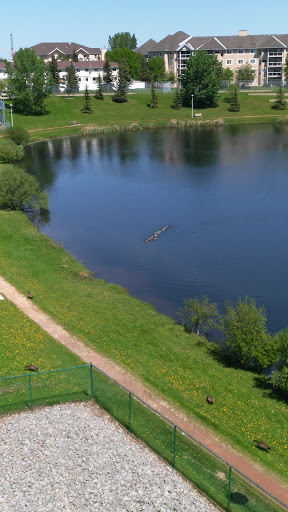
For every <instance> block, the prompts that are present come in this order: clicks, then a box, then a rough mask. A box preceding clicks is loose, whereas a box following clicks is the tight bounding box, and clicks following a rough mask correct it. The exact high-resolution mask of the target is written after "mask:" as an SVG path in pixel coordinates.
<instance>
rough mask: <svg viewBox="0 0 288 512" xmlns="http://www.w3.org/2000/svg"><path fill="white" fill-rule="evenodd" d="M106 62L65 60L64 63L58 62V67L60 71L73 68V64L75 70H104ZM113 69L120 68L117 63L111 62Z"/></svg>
mask: <svg viewBox="0 0 288 512" xmlns="http://www.w3.org/2000/svg"><path fill="white" fill-rule="evenodd" d="M104 62H105V61H104V60H86V61H79V62H71V61H70V60H64V61H63V62H61V61H58V62H57V66H58V69H65V68H67V67H68V66H71V64H72V65H73V66H74V68H78V69H87V68H88V69H89V68H90V69H91V68H92V69H103V66H104ZM110 65H111V68H118V63H117V62H110Z"/></svg>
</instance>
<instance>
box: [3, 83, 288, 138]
mask: <svg viewBox="0 0 288 512" xmlns="http://www.w3.org/2000/svg"><path fill="white" fill-rule="evenodd" d="M173 96H174V93H168V94H158V105H159V108H156V109H151V108H149V107H148V106H147V105H149V102H150V94H143V93H141V94H129V96H128V102H127V103H123V104H118V103H114V102H113V101H112V96H111V95H106V96H105V99H104V100H103V101H99V100H95V99H94V98H93V96H92V95H91V106H92V109H93V113H92V114H83V113H82V112H81V108H82V107H83V102H84V97H83V96H74V97H70V98H68V97H65V96H61V97H59V96H51V97H50V98H49V99H48V101H47V111H48V113H47V114H46V115H44V116H23V115H20V114H16V113H13V118H14V126H22V127H24V128H25V129H26V130H41V133H40V132H34V133H31V140H32V141H33V140H39V139H42V138H50V137H54V136H61V135H70V134H76V133H79V131H80V127H79V126H70V124H71V121H77V122H78V123H79V124H80V125H85V124H97V125H101V126H103V125H108V126H109V125H111V126H113V125H115V124H116V125H119V126H120V125H123V124H129V123H133V122H137V123H139V124H141V123H142V124H145V123H151V122H152V123H155V124H156V125H157V124H158V125H161V124H167V123H168V122H170V121H171V119H176V120H180V121H187V120H189V119H191V108H182V109H181V110H173V109H172V108H171V104H172V101H173ZM227 96H228V95H227V93H225V92H224V93H220V94H219V104H218V107H216V108H209V109H206V110H201V112H202V114H203V120H214V119H219V118H225V121H226V122H230V123H231V122H232V123H233V122H237V123H238V122H259V121H262V122H271V121H272V120H273V119H274V118H277V117H278V116H279V115H280V116H283V115H284V116H285V115H287V112H286V111H285V110H284V111H275V110H273V109H272V103H271V102H270V101H269V99H275V95H274V96H273V95H270V94H269V93H266V94H263V95H259V96H258V95H250V94H249V93H248V92H241V93H240V94H239V97H240V104H241V109H240V112H229V111H228V107H229V104H228V103H227ZM8 104H9V102H8V101H7V102H6V106H7V109H6V117H7V119H8V120H10V109H9V107H8ZM199 112H200V110H198V109H194V113H199ZM245 116H263V117H262V118H261V119H259V118H256V119H255V118H253V117H245ZM56 127H57V130H55V131H54V130H51V128H56ZM63 127H67V128H65V129H63ZM59 128H62V130H59Z"/></svg>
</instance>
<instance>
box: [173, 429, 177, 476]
mask: <svg viewBox="0 0 288 512" xmlns="http://www.w3.org/2000/svg"><path fill="white" fill-rule="evenodd" d="M176 432H177V425H174V457H173V468H174V469H175V466H176Z"/></svg>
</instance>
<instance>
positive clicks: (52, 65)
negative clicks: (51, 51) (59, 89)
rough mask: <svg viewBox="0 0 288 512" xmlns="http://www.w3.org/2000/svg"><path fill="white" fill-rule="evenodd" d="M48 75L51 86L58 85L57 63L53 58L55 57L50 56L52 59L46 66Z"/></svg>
mask: <svg viewBox="0 0 288 512" xmlns="http://www.w3.org/2000/svg"><path fill="white" fill-rule="evenodd" d="M47 69H48V73H49V75H50V78H51V82H52V84H53V85H59V83H60V75H59V71H58V63H57V60H56V58H55V55H52V59H51V60H50V61H49V62H48V64H47Z"/></svg>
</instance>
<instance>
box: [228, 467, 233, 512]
mask: <svg viewBox="0 0 288 512" xmlns="http://www.w3.org/2000/svg"><path fill="white" fill-rule="evenodd" d="M231 473H232V467H231V466H230V468H229V490H228V512H229V510H230V495H231Z"/></svg>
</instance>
